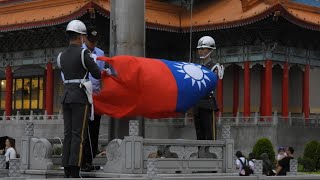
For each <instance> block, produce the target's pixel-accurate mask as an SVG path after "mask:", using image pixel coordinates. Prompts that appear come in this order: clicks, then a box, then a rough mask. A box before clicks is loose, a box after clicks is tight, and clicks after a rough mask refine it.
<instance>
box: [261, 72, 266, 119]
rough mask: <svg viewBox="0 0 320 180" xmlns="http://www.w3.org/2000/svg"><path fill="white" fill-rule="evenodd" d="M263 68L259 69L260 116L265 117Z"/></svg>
mask: <svg viewBox="0 0 320 180" xmlns="http://www.w3.org/2000/svg"><path fill="white" fill-rule="evenodd" d="M265 89H266V88H265V68H264V67H262V68H261V74H260V116H265Z"/></svg>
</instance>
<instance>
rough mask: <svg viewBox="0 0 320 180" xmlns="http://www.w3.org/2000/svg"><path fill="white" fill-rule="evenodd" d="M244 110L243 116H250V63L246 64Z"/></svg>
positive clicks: (246, 62)
mask: <svg viewBox="0 0 320 180" xmlns="http://www.w3.org/2000/svg"><path fill="white" fill-rule="evenodd" d="M243 83H244V101H243V102H244V109H243V115H244V116H245V117H248V116H250V62H249V61H245V62H244V80H243Z"/></svg>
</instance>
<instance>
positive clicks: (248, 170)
mask: <svg viewBox="0 0 320 180" xmlns="http://www.w3.org/2000/svg"><path fill="white" fill-rule="evenodd" d="M239 161H240V163H241V165H242V169H241V171H240V176H249V175H250V174H252V169H251V168H250V166H249V162H248V161H247V160H246V159H244V162H242V161H241V159H240V158H239Z"/></svg>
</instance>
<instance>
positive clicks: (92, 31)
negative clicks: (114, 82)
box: [81, 26, 108, 172]
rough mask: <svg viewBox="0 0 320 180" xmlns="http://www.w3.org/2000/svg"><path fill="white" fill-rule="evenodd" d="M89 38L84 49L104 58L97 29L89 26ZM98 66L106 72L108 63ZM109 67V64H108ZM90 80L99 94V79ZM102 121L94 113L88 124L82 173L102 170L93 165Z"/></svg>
mask: <svg viewBox="0 0 320 180" xmlns="http://www.w3.org/2000/svg"><path fill="white" fill-rule="evenodd" d="M87 32H88V36H87V38H86V39H85V43H84V44H83V45H82V47H83V48H85V49H89V50H90V52H91V55H93V56H98V57H99V56H104V51H103V50H101V49H100V48H98V47H96V45H97V42H98V37H99V36H98V32H97V30H96V28H95V27H93V26H89V27H88V29H87ZM96 64H97V65H98V67H99V69H100V71H103V70H105V66H106V63H105V62H104V61H101V60H96ZM107 65H108V64H107ZM89 79H90V81H91V82H92V90H93V93H99V92H100V89H101V82H100V80H98V79H95V78H93V77H92V75H91V74H89ZM100 120H101V115H100V114H97V113H94V120H93V121H89V124H88V130H87V132H88V136H87V138H86V140H85V145H84V149H83V155H84V156H83V161H82V166H81V171H86V172H89V171H92V170H98V169H100V166H96V167H94V166H93V165H92V161H93V159H94V158H95V157H96V155H97V152H98V141H99V130H100Z"/></svg>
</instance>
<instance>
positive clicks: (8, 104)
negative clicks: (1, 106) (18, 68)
mask: <svg viewBox="0 0 320 180" xmlns="http://www.w3.org/2000/svg"><path fill="white" fill-rule="evenodd" d="M5 101H6V102H5V104H6V105H5V111H6V116H11V112H12V70H11V66H9V65H8V66H7V67H6V97H5ZM8 120H10V119H8Z"/></svg>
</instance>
